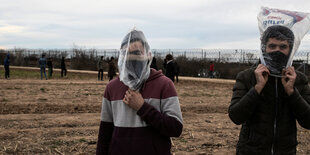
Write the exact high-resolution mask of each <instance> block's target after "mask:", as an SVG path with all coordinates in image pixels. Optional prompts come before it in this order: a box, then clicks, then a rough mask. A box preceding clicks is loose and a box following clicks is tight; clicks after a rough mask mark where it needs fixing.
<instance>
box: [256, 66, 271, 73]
mask: <svg viewBox="0 0 310 155" xmlns="http://www.w3.org/2000/svg"><path fill="white" fill-rule="evenodd" d="M256 71H257V73H264V74H267V75H270V72H269V69H268V68H267V67H266V66H265V65H263V64H259V65H258V66H257V68H256Z"/></svg>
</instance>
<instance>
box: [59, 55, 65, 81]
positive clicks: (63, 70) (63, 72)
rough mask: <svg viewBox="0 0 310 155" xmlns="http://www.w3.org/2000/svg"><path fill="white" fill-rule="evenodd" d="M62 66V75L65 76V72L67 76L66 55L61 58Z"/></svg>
mask: <svg viewBox="0 0 310 155" xmlns="http://www.w3.org/2000/svg"><path fill="white" fill-rule="evenodd" d="M60 67H61V77H63V76H64V74H65V76H67V68H66V63H65V57H62V58H61V64H60Z"/></svg>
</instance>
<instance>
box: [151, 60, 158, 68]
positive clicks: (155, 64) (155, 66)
mask: <svg viewBox="0 0 310 155" xmlns="http://www.w3.org/2000/svg"><path fill="white" fill-rule="evenodd" d="M151 68H154V69H156V70H158V68H157V63H156V58H155V57H153V59H152V63H151Z"/></svg>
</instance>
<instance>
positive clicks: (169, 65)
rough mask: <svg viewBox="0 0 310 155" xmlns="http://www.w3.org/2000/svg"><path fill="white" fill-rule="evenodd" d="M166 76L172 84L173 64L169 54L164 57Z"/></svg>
mask: <svg viewBox="0 0 310 155" xmlns="http://www.w3.org/2000/svg"><path fill="white" fill-rule="evenodd" d="M166 61H167V62H166V74H165V75H166V76H167V77H168V78H169V79H171V81H172V82H174V76H175V67H174V62H173V56H172V55H171V54H167V55H166Z"/></svg>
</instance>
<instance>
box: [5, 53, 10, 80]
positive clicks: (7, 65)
mask: <svg viewBox="0 0 310 155" xmlns="http://www.w3.org/2000/svg"><path fill="white" fill-rule="evenodd" d="M4 69H5V74H4V77H5V79H10V54H9V53H8V54H7V55H6V58H5V59H4Z"/></svg>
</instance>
